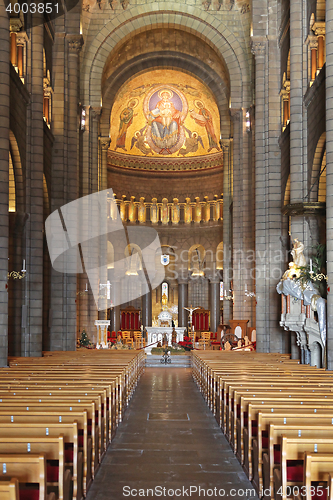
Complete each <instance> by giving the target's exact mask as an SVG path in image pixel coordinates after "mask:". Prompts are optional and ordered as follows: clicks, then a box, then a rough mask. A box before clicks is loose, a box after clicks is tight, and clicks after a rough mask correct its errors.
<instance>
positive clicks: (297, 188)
mask: <svg viewBox="0 0 333 500" xmlns="http://www.w3.org/2000/svg"><path fill="white" fill-rule="evenodd" d="M290 116H291V120H290V203H291V204H294V203H301V202H302V201H303V198H304V189H303V188H304V184H303V182H304V175H305V172H304V168H303V141H304V136H303V8H302V2H298V1H296V2H291V3H290ZM290 227H291V234H292V238H299V239H300V240H301V241H302V242H303V243H305V245H306V242H305V241H304V238H305V233H304V232H305V223H304V218H303V217H302V216H292V217H291V225H290Z"/></svg>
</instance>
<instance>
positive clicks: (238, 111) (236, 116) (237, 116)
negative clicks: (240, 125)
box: [229, 108, 242, 122]
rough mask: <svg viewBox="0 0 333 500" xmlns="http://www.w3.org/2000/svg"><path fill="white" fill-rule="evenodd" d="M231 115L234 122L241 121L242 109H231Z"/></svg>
mask: <svg viewBox="0 0 333 500" xmlns="http://www.w3.org/2000/svg"><path fill="white" fill-rule="evenodd" d="M229 113H230V116H231V119H232V121H233V122H236V121H240V119H241V115H242V109H238V108H230V109H229Z"/></svg>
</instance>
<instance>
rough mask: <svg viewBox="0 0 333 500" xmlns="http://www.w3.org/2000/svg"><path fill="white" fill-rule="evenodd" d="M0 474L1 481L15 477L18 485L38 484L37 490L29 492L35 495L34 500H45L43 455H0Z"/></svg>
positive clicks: (21, 486) (44, 463) (44, 462)
mask: <svg viewBox="0 0 333 500" xmlns="http://www.w3.org/2000/svg"><path fill="white" fill-rule="evenodd" d="M0 473H1V474H2V477H1V479H6V478H7V477H8V478H12V477H15V478H16V479H18V481H19V483H20V489H22V488H23V484H22V483H35V484H38V490H36V489H35V490H34V491H31V494H33V493H35V497H34V498H38V500H46V460H45V455H44V454H43V453H39V454H29V453H25V454H18V453H17V454H10V453H1V454H0Z"/></svg>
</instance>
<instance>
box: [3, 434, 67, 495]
mask: <svg viewBox="0 0 333 500" xmlns="http://www.w3.org/2000/svg"><path fill="white" fill-rule="evenodd" d="M7 453H10V454H14V453H19V454H25V453H32V454H34V455H37V454H40V453H44V455H45V459H46V460H47V461H50V460H55V461H57V462H58V465H57V466H50V465H49V464H48V463H47V464H46V481H47V483H46V484H47V489H49V487H54V486H56V487H57V494H58V495H57V496H58V497H59V500H70V499H71V498H72V496H71V482H72V474H71V472H70V470H69V469H67V470H65V448H64V436H63V435H62V434H60V435H59V437H50V436H45V437H32V436H26V437H13V436H11V437H8V436H1V439H0V454H1V455H4V454H7Z"/></svg>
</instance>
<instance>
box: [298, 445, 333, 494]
mask: <svg viewBox="0 0 333 500" xmlns="http://www.w3.org/2000/svg"><path fill="white" fill-rule="evenodd" d="M304 464H305V465H304V484H303V485H304V489H303V491H304V490H305V491H304V492H305V496H303V499H304V500H312V499H313V497H314V496H315V500H318V499H319V498H321V499H322V500H333V454H327V453H308V452H306V453H305V457H304ZM314 481H316V482H319V481H320V482H325V483H326V484H323V485H322V487H320V486H319V485H312V484H311V483H312V482H314ZM301 491H302V490H301ZM313 493H314V495H313ZM322 493H324V494H322ZM325 493H326V494H325ZM297 496H298V497H299V495H297ZM296 498H297V497H296ZM297 500H298V498H297Z"/></svg>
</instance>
